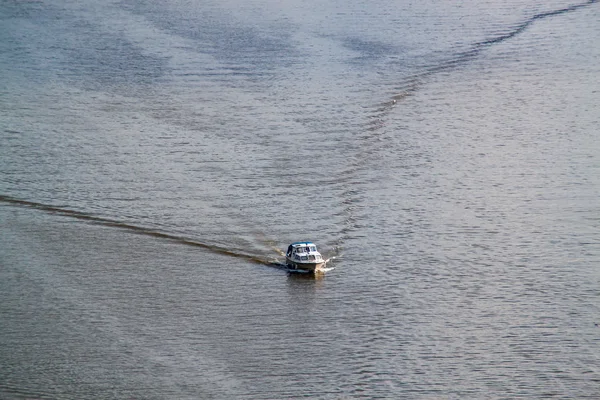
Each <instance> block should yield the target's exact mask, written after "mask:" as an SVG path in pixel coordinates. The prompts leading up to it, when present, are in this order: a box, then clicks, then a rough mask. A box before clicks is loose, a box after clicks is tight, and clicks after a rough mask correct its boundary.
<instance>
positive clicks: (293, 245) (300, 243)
mask: <svg viewBox="0 0 600 400" xmlns="http://www.w3.org/2000/svg"><path fill="white" fill-rule="evenodd" d="M314 245H315V244H314V243H313V242H294V243H292V244H290V246H292V247H297V246H314Z"/></svg>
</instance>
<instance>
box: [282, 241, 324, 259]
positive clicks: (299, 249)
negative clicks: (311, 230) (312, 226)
mask: <svg viewBox="0 0 600 400" xmlns="http://www.w3.org/2000/svg"><path fill="white" fill-rule="evenodd" d="M286 257H287V258H289V259H290V260H294V261H299V262H302V261H304V262H319V261H323V257H321V253H319V252H318V251H317V246H315V244H314V243H312V242H296V243H292V244H290V245H289V247H288V249H287V253H286Z"/></svg>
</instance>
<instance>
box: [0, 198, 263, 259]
mask: <svg viewBox="0 0 600 400" xmlns="http://www.w3.org/2000/svg"><path fill="white" fill-rule="evenodd" d="M0 202H2V203H7V204H12V205H17V206H22V207H28V208H35V209H37V210H42V211H45V212H48V213H52V214H58V215H62V216H65V217H71V218H77V219H81V220H84V221H89V222H92V223H95V224H99V225H103V226H109V227H114V228H120V229H125V230H128V231H131V232H134V233H138V234H142V235H148V236H153V237H156V238H161V239H167V240H170V241H172V242H176V243H179V244H184V245H188V246H195V247H201V248H203V249H206V250H209V251H211V252H213V253H217V254H222V255H226V256H229V257H235V258H239V259H243V260H246V261H250V262H252V263H255V264H262V265H266V266H273V265H274V263H273V262H272V261H269V260H266V259H264V258H261V257H258V256H253V255H250V254H244V253H238V252H235V251H232V250H229V249H226V248H224V247H220V246H215V245H211V244H207V243H202V242H198V241H197V240H192V239H189V238H185V237H182V236H176V235H171V234H168V233H163V232H159V231H156V230H153V229H150V228H144V227H141V226H136V225H131V224H126V223H123V222H119V221H116V220H112V219H108V218H101V217H95V216H93V215H89V214H85V213H82V212H79V211H73V210H69V209H65V208H60V207H55V206H50V205H48V204H42V203H36V202H33V201H27V200H21V199H16V198H14V197H9V196H2V195H0Z"/></svg>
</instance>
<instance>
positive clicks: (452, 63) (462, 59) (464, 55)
mask: <svg viewBox="0 0 600 400" xmlns="http://www.w3.org/2000/svg"><path fill="white" fill-rule="evenodd" d="M599 1H600V0H588V1H587V2H585V3H580V4H573V5H570V6H568V7H564V8H560V9H558V10H553V11H546V12H542V13H539V14H535V15H533V16H532V17H530V18H529V19H527V20H526V21H524V22H522V23H520V24H518V25H516V26H514V28H513V29H512V30H511V31H510V32H508V33H504V34H502V35H500V36H497V37H493V38H490V39H486V40H483V41H481V42H476V43H475V44H474V45H473V46H472V48H471V49H470V50H466V51H463V52H460V53H458V54H457V55H456V56H454V57H452V58H450V59H449V60H446V61H443V62H441V63H440V64H437V65H433V66H429V67H425V70H424V71H423V72H422V73H419V74H416V75H414V76H413V77H411V78H410V80H409V81H410V82H411V85H410V87H409V90H402V91H401V92H399V93H398V94H396V95H395V96H392V100H391V101H390V102H388V103H385V104H386V105H388V107H387V109H390V108H391V107H389V106H391V105H395V103H396V101H400V100H402V99H404V98H406V97H408V96H410V95H411V94H412V93H413V92H414V91H415V90H416V89H417V87H418V85H417V84H415V82H421V79H422V78H425V77H427V76H430V75H433V74H436V73H439V72H445V71H449V70H452V69H454V68H457V67H459V66H461V65H463V64H465V63H467V62H469V61H471V60H472V59H474V58H475V57H477V56H478V55H479V54H480V53H481V52H482V51H483V50H485V49H486V48H489V47H491V46H493V45H495V44H499V43H502V42H504V41H507V40H510V39H512V38H514V37H515V36H517V35H519V34H521V33H523V32H524V31H525V30H527V28H529V27H530V26H531V25H532V24H533V23H535V22H536V21H539V20H542V19H545V18H550V17H554V16H557V15H561V14H566V13H569V12H572V11H576V10H579V9H581V8H585V7H589V6H591V5H593V4H596V3H598V2H599Z"/></svg>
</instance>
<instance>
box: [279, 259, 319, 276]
mask: <svg viewBox="0 0 600 400" xmlns="http://www.w3.org/2000/svg"><path fill="white" fill-rule="evenodd" d="M285 263H286V264H287V266H288V268H289V269H290V270H292V271H294V270H295V271H302V272H312V273H318V272H321V270H322V269H323V267H324V266H325V261H318V262H308V261H307V262H298V261H294V260H291V259H289V258H287V257H286V259H285Z"/></svg>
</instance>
